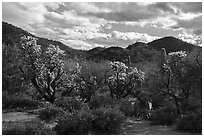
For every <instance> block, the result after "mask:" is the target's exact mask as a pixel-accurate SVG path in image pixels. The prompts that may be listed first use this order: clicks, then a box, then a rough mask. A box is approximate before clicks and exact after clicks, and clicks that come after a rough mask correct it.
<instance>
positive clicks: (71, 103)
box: [54, 97, 83, 112]
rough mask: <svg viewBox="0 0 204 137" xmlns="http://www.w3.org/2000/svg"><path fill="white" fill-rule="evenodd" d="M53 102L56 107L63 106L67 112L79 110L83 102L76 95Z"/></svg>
mask: <svg viewBox="0 0 204 137" xmlns="http://www.w3.org/2000/svg"><path fill="white" fill-rule="evenodd" d="M54 104H55V105H56V106H58V107H61V108H64V109H66V110H67V111H69V112H73V111H74V110H80V109H81V108H82V105H83V102H82V101H81V100H80V99H79V98H78V97H63V98H59V99H57V100H56V101H55V102H54Z"/></svg>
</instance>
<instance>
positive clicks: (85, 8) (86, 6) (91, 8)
mask: <svg viewBox="0 0 204 137" xmlns="http://www.w3.org/2000/svg"><path fill="white" fill-rule="evenodd" d="M66 5H67V6H68V7H71V8H72V9H73V10H75V11H77V12H78V13H102V12H105V13H108V12H110V9H107V8H99V7H97V6H96V5H95V4H94V3H90V2H89V3H88V2H73V3H66Z"/></svg>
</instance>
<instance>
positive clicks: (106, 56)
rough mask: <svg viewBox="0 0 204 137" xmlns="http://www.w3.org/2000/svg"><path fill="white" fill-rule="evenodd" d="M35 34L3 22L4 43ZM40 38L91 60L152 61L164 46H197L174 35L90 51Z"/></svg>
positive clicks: (169, 49) (173, 48)
mask: <svg viewBox="0 0 204 137" xmlns="http://www.w3.org/2000/svg"><path fill="white" fill-rule="evenodd" d="M24 35H26V36H33V37H36V36H34V35H32V34H30V33H29V32H27V31H25V30H23V29H21V28H18V27H16V26H13V25H11V24H8V23H6V22H2V42H3V43H4V44H10V45H11V44H14V43H18V42H19V41H20V39H21V37H22V36H24ZM36 38H38V44H39V45H42V48H43V49H44V48H46V47H47V46H48V45H49V44H53V45H58V46H59V47H60V49H62V50H64V51H65V53H66V55H67V57H70V58H75V57H77V58H83V59H85V58H86V59H91V60H112V61H114V60H118V61H124V60H127V58H128V56H130V57H131V62H135V63H137V62H141V61H152V60H155V59H156V58H158V57H157V56H158V54H159V52H160V51H161V49H162V48H165V49H166V51H167V53H169V52H174V51H180V50H186V51H191V50H192V49H193V48H194V47H195V46H194V45H192V44H189V43H187V42H184V41H182V40H180V39H177V38H174V37H164V38H161V39H158V40H154V41H152V42H149V43H142V42H136V43H134V44H131V45H129V46H127V48H121V47H109V48H102V47H96V48H93V49H91V50H88V51H83V50H77V49H73V48H71V47H69V46H66V45H64V44H63V43H61V42H58V41H54V40H48V39H46V38H41V37H36Z"/></svg>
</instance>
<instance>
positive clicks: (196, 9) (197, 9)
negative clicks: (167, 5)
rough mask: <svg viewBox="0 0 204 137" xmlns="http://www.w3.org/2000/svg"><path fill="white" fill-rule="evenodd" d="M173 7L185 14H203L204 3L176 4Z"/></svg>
mask: <svg viewBox="0 0 204 137" xmlns="http://www.w3.org/2000/svg"><path fill="white" fill-rule="evenodd" d="M172 5H174V6H176V7H177V8H178V9H180V10H181V11H182V12H184V13H188V12H191V13H202V2H175V3H172Z"/></svg>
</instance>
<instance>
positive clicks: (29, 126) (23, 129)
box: [2, 121, 55, 135]
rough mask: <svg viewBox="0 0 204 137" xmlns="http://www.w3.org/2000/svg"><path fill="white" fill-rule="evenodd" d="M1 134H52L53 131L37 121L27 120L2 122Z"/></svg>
mask: <svg viewBox="0 0 204 137" xmlns="http://www.w3.org/2000/svg"><path fill="white" fill-rule="evenodd" d="M2 134H3V135H54V134H55V132H54V131H52V129H50V128H46V127H45V126H44V124H43V123H41V122H39V121H27V122H20V123H16V122H14V123H13V122H12V123H11V122H6V123H3V128H2Z"/></svg>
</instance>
